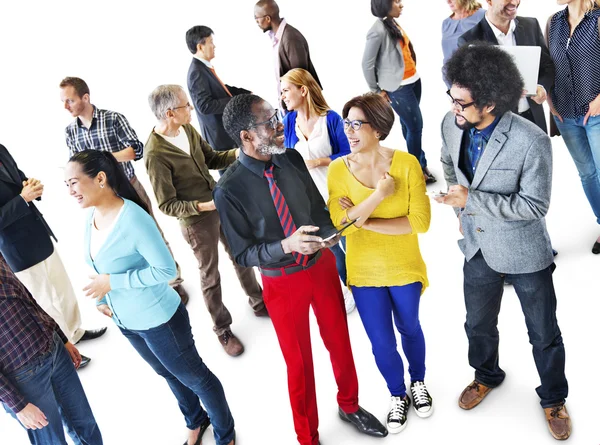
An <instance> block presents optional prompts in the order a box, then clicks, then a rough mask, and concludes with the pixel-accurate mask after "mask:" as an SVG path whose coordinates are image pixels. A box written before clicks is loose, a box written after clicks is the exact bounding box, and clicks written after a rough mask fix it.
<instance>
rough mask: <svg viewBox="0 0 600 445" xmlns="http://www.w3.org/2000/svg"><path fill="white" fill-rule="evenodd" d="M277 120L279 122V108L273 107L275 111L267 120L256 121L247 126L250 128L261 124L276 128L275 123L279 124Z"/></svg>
mask: <svg viewBox="0 0 600 445" xmlns="http://www.w3.org/2000/svg"><path fill="white" fill-rule="evenodd" d="M279 122H281V121H280V120H279V110H277V109H275V113H274V114H273V116H271V117H270V118H269V119H268V120H266V121H264V122H258V123H256V124H254V125H251V126H249V127H248V130H250V129H251V128H255V127H259V126H261V125H269V126H270V127H271V128H272V129H273V130H277V125H279Z"/></svg>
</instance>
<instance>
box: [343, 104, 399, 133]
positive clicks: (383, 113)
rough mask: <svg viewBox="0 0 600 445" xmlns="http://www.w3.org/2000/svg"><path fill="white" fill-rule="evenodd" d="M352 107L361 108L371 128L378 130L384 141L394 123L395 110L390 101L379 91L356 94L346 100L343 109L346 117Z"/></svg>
mask: <svg viewBox="0 0 600 445" xmlns="http://www.w3.org/2000/svg"><path fill="white" fill-rule="evenodd" d="M350 108H358V109H360V110H361V111H362V112H363V113H364V115H365V118H366V120H367V122H369V124H370V125H371V128H373V129H374V130H375V131H378V132H379V134H380V135H381V136H380V138H379V140H380V141H383V140H384V139H385V138H386V137H387V136H388V134H390V131H392V126H393V125H394V119H395V118H394V111H393V110H392V106H391V105H390V103H389V102H388V101H387V100H385V99H384V98H383V97H381V96H380V95H379V94H377V93H367V94H363V95H362V96H356V97H353V98H352V99H350V100H349V101H348V102H346V105H344V109H343V111H342V116H343V117H344V119H346V118H347V117H348V113H350Z"/></svg>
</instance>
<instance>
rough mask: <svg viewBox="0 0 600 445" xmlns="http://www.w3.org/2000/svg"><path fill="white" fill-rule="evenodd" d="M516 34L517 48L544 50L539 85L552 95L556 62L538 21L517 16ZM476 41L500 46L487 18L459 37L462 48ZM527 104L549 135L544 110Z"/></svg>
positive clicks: (533, 103)
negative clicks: (535, 47)
mask: <svg viewBox="0 0 600 445" xmlns="http://www.w3.org/2000/svg"><path fill="white" fill-rule="evenodd" d="M514 34H515V41H516V42H517V46H518V45H521V46H539V47H541V48H542V56H541V58H540V71H539V74H538V84H540V85H542V86H543V87H544V88H545V89H546V92H547V93H548V94H550V89H551V88H552V87H553V86H554V62H553V61H552V57H550V52H549V51H548V47H547V46H546V40H545V39H544V36H543V34H542V29H541V28H540V24H539V23H538V21H537V19H535V18H533V17H518V16H517V18H516V19H515V32H514ZM475 40H483V41H486V42H490V43H493V44H494V45H498V39H496V35H495V34H494V31H492V28H491V27H490V25H489V23H488V22H487V20H486V18H485V17H484V18H483V19H481V21H480V22H479V23H478V24H477V25H475V26H474V27H473V28H471V29H470V30H469V31H467V32H466V33H464V34H463V35H462V36H460V37H459V39H458V45H459V46H462V45H463V44H465V43H467V42H473V41H475ZM527 102H528V103H529V106H530V107H531V113H532V114H533V119H534V121H535V123H536V125H537V126H538V127H540V128H541V129H542V130H544V131H545V132H546V133H548V129H547V126H546V115H545V114H544V108H543V107H542V106H541V105H540V104H537V103H536V102H534V101H533V100H531V99H529V98H528V99H527ZM515 111H516V110H515Z"/></svg>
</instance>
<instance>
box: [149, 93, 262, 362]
mask: <svg viewBox="0 0 600 445" xmlns="http://www.w3.org/2000/svg"><path fill="white" fill-rule="evenodd" d="M148 101H149V104H150V108H151V109H152V112H153V113H154V115H155V116H156V118H157V119H158V124H157V125H156V127H154V129H153V130H152V133H150V137H149V138H148V141H147V142H146V149H145V151H144V161H145V163H146V169H147V171H148V176H149V177H150V182H151V184H152V188H153V189H154V194H155V195H156V201H157V202H158V207H159V208H160V210H161V211H162V212H163V213H165V214H167V215H169V216H174V217H176V218H177V219H178V220H179V222H180V224H181V231H182V233H183V237H184V238H185V240H186V241H187V242H188V244H189V245H190V247H191V248H192V250H193V252H194V255H195V256H196V259H197V260H198V267H199V269H200V284H201V287H202V293H203V294H204V302H205V303H206V307H207V308H208V312H209V313H210V315H211V317H212V320H213V323H214V327H213V330H214V331H215V333H216V334H217V336H218V337H219V341H220V342H221V344H222V345H223V348H224V349H225V352H227V354H229V355H231V356H234V357H235V356H238V355H240V354H241V353H242V352H244V346H243V345H242V343H241V342H240V341H239V340H238V339H237V337H235V335H233V333H232V332H231V328H230V325H231V321H232V320H231V314H230V313H229V311H228V310H227V308H226V307H225V305H224V304H223V299H222V294H221V276H220V274H219V269H218V265H219V257H218V244H219V240H220V241H221V243H222V244H223V247H224V248H225V251H226V252H227V254H228V255H229V258H230V259H231V262H232V263H233V265H234V267H235V272H236V274H237V276H238V279H239V280H240V284H241V285H242V288H243V289H244V291H245V292H246V294H247V295H248V297H249V303H250V306H251V307H252V309H253V310H254V314H255V315H256V316H266V315H268V313H267V311H266V309H265V305H264V302H263V296H262V289H261V287H260V285H259V284H258V282H257V280H256V275H255V273H254V270H253V269H252V268H245V267H241V266H238V265H237V264H235V262H234V261H233V257H232V256H231V251H230V249H229V245H228V244H227V241H226V239H225V237H224V235H223V231H222V230H221V223H220V220H219V214H218V213H217V211H216V208H215V204H214V203H213V200H212V191H213V189H214V187H215V185H216V182H215V180H214V179H213V177H212V176H211V174H210V171H209V169H224V168H226V167H227V166H229V164H231V163H232V162H233V161H235V159H236V158H237V153H238V150H237V149H232V150H228V151H222V152H217V151H214V150H213V149H212V148H211V147H210V145H208V143H206V141H205V140H203V139H202V137H201V136H200V134H198V132H197V131H196V130H195V129H194V127H193V126H192V125H191V124H190V122H191V120H192V113H191V112H192V110H193V107H192V106H191V105H190V103H189V99H188V97H187V95H186V93H185V91H184V90H183V88H182V87H180V86H179V85H161V86H159V87H157V88H156V89H155V90H154V91H153V92H152V93H151V94H150V96H149V98H148Z"/></svg>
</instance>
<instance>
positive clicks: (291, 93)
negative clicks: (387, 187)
mask: <svg viewBox="0 0 600 445" xmlns="http://www.w3.org/2000/svg"><path fill="white" fill-rule="evenodd" d="M281 100H282V101H283V103H284V104H285V106H286V107H287V109H288V110H289V111H290V113H288V114H286V116H285V117H284V118H283V126H284V135H285V146H286V147H287V148H292V149H294V150H297V151H298V152H299V153H300V154H301V155H302V157H303V158H304V162H305V163H306V167H307V168H308V172H309V173H310V176H311V177H312V179H313V181H314V182H315V184H316V186H317V188H318V189H319V191H320V192H321V196H323V199H324V202H327V198H328V193H327V168H328V166H329V164H330V163H331V161H333V160H334V159H336V158H339V157H340V156H344V155H347V154H349V153H350V145H349V144H348V138H347V137H346V134H345V133H344V124H343V122H342V118H341V117H340V115H339V114H337V113H336V112H335V111H333V110H332V109H331V108H329V105H328V104H327V101H326V100H325V98H324V97H323V93H322V92H321V87H319V84H318V83H317V81H316V80H315V78H314V77H313V76H312V75H311V74H310V73H309V72H308V71H306V70H304V69H302V68H294V69H292V70H290V71H288V72H287V73H286V74H285V75H284V76H283V77H282V78H281ZM323 205H324V204H323ZM344 245H345V239H344V238H342V240H341V241H340V243H339V244H336V245H335V246H333V247H332V248H331V251H332V252H333V254H334V255H335V261H336V267H337V270H338V274H339V276H340V279H341V280H342V283H343V284H344V286H342V289H343V290H344V300H345V303H346V312H347V313H350V312H352V310H354V299H353V298H352V294H351V293H350V291H349V290H348V289H347V288H346V287H345V285H346V254H345V253H344V247H343V246H344Z"/></svg>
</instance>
